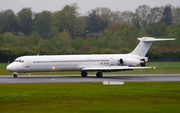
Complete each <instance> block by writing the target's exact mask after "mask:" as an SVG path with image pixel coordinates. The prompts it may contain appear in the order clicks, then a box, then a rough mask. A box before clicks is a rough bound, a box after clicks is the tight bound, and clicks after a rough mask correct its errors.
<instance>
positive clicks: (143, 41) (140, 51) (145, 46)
mask: <svg viewBox="0 0 180 113" xmlns="http://www.w3.org/2000/svg"><path fill="white" fill-rule="evenodd" d="M138 40H140V42H139V44H138V45H137V47H136V48H135V49H134V50H133V51H132V52H131V53H130V54H133V55H139V56H142V57H144V56H145V55H146V54H147V52H148V50H149V48H150V47H151V45H152V43H153V41H166V40H175V38H166V39H155V38H152V37H142V38H138Z"/></svg>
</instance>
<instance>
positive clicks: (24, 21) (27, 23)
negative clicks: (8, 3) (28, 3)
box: [17, 8, 33, 35]
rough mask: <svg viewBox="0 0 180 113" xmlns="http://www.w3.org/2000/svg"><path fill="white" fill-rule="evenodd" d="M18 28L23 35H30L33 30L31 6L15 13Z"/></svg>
mask: <svg viewBox="0 0 180 113" xmlns="http://www.w3.org/2000/svg"><path fill="white" fill-rule="evenodd" d="M17 15H18V22H19V25H20V30H21V31H22V32H23V33H24V34H25V35H30V34H31V33H32V30H33V13H32V11H31V8H23V9H22V10H21V11H20V12H18V13H17Z"/></svg>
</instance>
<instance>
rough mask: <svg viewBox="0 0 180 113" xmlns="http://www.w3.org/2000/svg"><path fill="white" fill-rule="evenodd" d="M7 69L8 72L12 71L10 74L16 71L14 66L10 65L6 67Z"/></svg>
mask: <svg viewBox="0 0 180 113" xmlns="http://www.w3.org/2000/svg"><path fill="white" fill-rule="evenodd" d="M6 69H7V70H8V71H10V72H14V71H15V69H14V67H13V65H12V64H9V65H8V66H7V67H6Z"/></svg>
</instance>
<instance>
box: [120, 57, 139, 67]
mask: <svg viewBox="0 0 180 113" xmlns="http://www.w3.org/2000/svg"><path fill="white" fill-rule="evenodd" d="M119 63H120V65H124V66H138V65H140V63H141V61H140V60H138V59H132V58H120V59H119Z"/></svg>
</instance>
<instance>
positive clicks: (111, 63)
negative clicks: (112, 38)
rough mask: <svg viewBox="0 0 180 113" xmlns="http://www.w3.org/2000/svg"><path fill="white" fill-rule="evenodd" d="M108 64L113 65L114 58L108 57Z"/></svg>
mask: <svg viewBox="0 0 180 113" xmlns="http://www.w3.org/2000/svg"><path fill="white" fill-rule="evenodd" d="M109 64H110V66H113V65H114V59H113V58H111V59H110V63H109Z"/></svg>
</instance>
